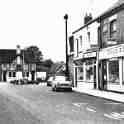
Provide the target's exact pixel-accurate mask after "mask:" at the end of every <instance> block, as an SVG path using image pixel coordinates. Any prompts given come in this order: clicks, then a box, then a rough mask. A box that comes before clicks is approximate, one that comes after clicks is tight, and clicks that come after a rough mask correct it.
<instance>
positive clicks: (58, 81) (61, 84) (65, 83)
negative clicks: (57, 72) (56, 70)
mask: <svg viewBox="0 0 124 124" xmlns="http://www.w3.org/2000/svg"><path fill="white" fill-rule="evenodd" d="M66 79H67V77H65V76H55V77H54V79H53V82H52V90H53V91H57V90H59V89H69V90H72V82H71V81H69V80H66Z"/></svg>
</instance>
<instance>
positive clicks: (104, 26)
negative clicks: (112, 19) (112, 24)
mask: <svg viewBox="0 0 124 124" xmlns="http://www.w3.org/2000/svg"><path fill="white" fill-rule="evenodd" d="M102 32H103V35H105V34H106V33H107V32H108V24H107V23H106V24H104V25H103V29H102Z"/></svg>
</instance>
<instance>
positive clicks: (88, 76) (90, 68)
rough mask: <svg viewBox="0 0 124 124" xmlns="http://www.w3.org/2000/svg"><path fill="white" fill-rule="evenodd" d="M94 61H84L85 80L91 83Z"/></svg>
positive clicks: (93, 77) (93, 78)
mask: <svg viewBox="0 0 124 124" xmlns="http://www.w3.org/2000/svg"><path fill="white" fill-rule="evenodd" d="M95 74H96V73H95V61H87V62H86V81H87V82H88V83H93V82H94V81H95V77H96V75H95Z"/></svg>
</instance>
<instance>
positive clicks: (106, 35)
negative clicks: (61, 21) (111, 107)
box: [69, 0, 124, 92]
mask: <svg viewBox="0 0 124 124" xmlns="http://www.w3.org/2000/svg"><path fill="white" fill-rule="evenodd" d="M69 43H70V53H69V55H70V56H71V58H73V59H72V61H71V62H72V63H73V64H72V63H71V68H72V69H71V70H73V71H72V73H73V74H72V75H73V84H74V87H82V88H83V87H86V88H91V89H92V88H97V89H100V90H109V91H116V92H124V1H123V0H119V1H118V2H117V3H115V4H114V5H113V6H112V7H110V8H109V9H108V10H107V11H105V12H104V13H102V14H101V15H100V16H98V17H97V18H95V19H92V15H91V14H86V16H85V17H84V26H82V27H80V28H78V29H77V30H75V31H74V32H72V36H70V38H69Z"/></svg>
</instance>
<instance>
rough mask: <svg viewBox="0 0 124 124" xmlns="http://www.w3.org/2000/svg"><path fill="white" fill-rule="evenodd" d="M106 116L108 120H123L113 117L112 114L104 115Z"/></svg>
mask: <svg viewBox="0 0 124 124" xmlns="http://www.w3.org/2000/svg"><path fill="white" fill-rule="evenodd" d="M104 116H105V117H107V118H110V119H115V120H121V119H119V118H117V117H114V116H113V115H111V114H104Z"/></svg>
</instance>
